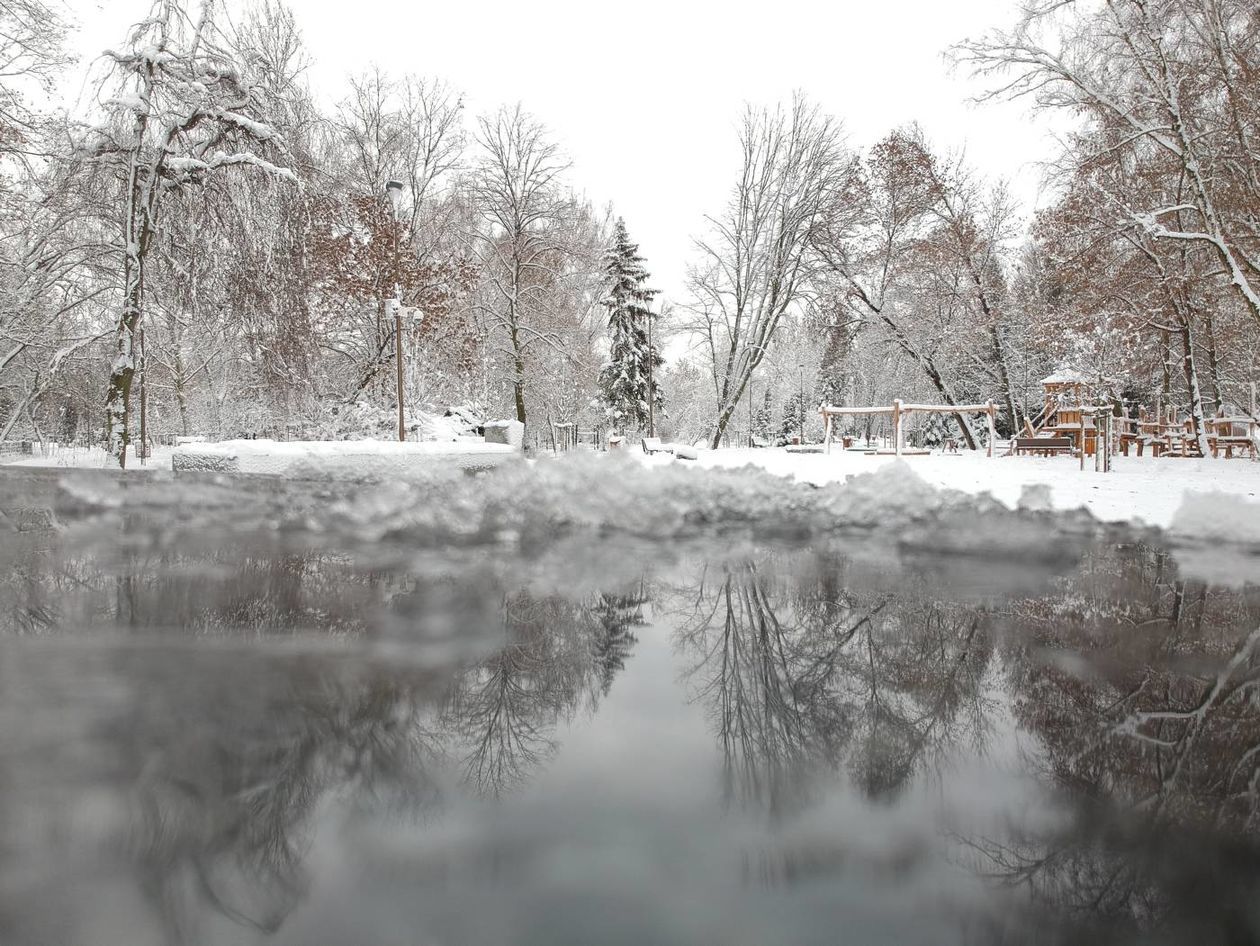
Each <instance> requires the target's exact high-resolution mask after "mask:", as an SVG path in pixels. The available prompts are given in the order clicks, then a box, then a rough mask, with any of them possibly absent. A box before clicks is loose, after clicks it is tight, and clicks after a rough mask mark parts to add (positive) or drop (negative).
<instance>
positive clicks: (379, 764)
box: [98, 655, 441, 943]
mask: <svg viewBox="0 0 1260 946" xmlns="http://www.w3.org/2000/svg"><path fill="white" fill-rule="evenodd" d="M172 656H173V657H175V658H176V660H187V659H188V657H187V655H182V656H176V655H172ZM172 663H173V662H172ZM126 672H127V675H128V681H129V683H130V684H131V685H133V686H134V687H135V694H136V696H135V702H134V706H133V711H132V712H130V713H128V714H126V715H125V716H122V717H119V718H117V719H113V720H111V721H109V723H108V724H106V726H105V727H103V731H102V732H101V733H100V734H99V735H98V738H100V739H101V740H103V741H105V742H106V743H108V744H110V745H112V746H114V747H115V748H116V749H117V750H118V754H119V758H120V773H119V774H120V775H122V776H123V777H124V778H127V779H129V780H132V787H131V789H130V796H131V798H132V800H133V817H132V820H131V834H130V838H129V841H128V845H127V846H128V850H129V852H130V858H131V860H132V863H133V864H134V869H135V871H136V873H137V879H138V881H139V883H140V886H141V889H142V890H143V891H144V893H145V895H146V897H147V898H148V899H149V900H150V902H151V903H152V905H153V907H154V911H155V914H156V915H157V916H158V917H159V918H160V919H161V921H162V924H163V926H164V929H165V932H166V939H167V941H168V942H170V943H184V942H189V943H193V942H197V941H198V924H197V920H196V917H197V916H198V914H199V913H200V910H199V908H198V904H199V903H206V904H208V905H209V906H210V907H211V908H213V909H214V910H216V911H218V912H220V913H222V914H224V915H226V916H228V917H230V918H231V919H233V920H235V921H237V922H239V923H242V924H245V925H248V926H251V927H254V928H256V929H259V930H263V931H271V930H274V929H276V928H278V926H279V925H280V923H281V922H282V921H283V919H284V918H285V916H287V914H288V913H289V912H290V911H291V910H292V909H293V908H294V907H295V906H297V904H298V903H299V902H300V901H301V899H302V897H303V894H304V889H305V885H304V874H303V867H302V865H303V860H304V857H305V854H306V847H307V843H308V842H307V839H308V833H309V830H310V827H311V824H312V821H313V820H314V814H315V811H316V809H317V808H318V806H319V805H321V804H323V803H325V802H326V800H327V799H328V798H329V797H332V796H334V795H347V796H352V797H353V798H354V799H355V803H356V804H358V805H368V804H370V803H371V802H370V801H369V800H371V799H374V800H376V802H377V803H382V804H388V805H391V806H400V805H401V806H405V807H407V808H408V809H412V810H415V809H420V808H423V807H424V806H426V805H430V804H432V803H434V802H435V801H436V793H435V790H434V788H433V786H432V784H431V782H430V781H429V777H428V773H429V772H430V771H432V767H433V763H434V759H435V757H436V754H437V753H438V751H439V750H440V739H441V735H440V733H438V732H437V731H436V730H435V729H434V727H433V717H434V715H435V714H434V713H433V711H432V707H431V706H429V705H427V700H426V694H427V693H428V692H429V690H430V687H431V686H432V681H431V680H430V681H427V685H426V680H425V679H424V678H414V679H408V678H406V677H399V676H393V675H390V674H387V673H384V672H380V671H370V672H366V673H354V672H347V671H343V670H340V669H338V668H337V667H335V666H334V665H329V664H327V663H325V662H322V661H319V660H305V659H304V660H297V661H292V660H289V661H283V662H281V661H279V660H276V659H275V658H263V659H261V660H260V661H259V664H255V665H242V661H240V660H239V659H233V658H231V657H207V656H204V655H197V656H195V657H194V658H192V660H191V666H190V667H180V666H178V665H170V664H167V663H166V661H160V662H157V663H155V662H154V661H152V660H146V661H145V662H144V664H143V666H142V667H140V666H137V667H131V668H127V671H126Z"/></svg>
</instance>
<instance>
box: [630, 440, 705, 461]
mask: <svg viewBox="0 0 1260 946" xmlns="http://www.w3.org/2000/svg"><path fill="white" fill-rule="evenodd" d="M643 452H644V453H646V454H647V455H648V456H651V455H652V454H654V453H669V454H672V455H673V456H674V457H675V458H676V459H679V460H698V459H699V458H700V454H699V453H697V452H696V448H695V447H689V446H687V445H686V444H685V443H661V438H660V437H644V438H643Z"/></svg>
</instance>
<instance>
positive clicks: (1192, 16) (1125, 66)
mask: <svg viewBox="0 0 1260 946" xmlns="http://www.w3.org/2000/svg"><path fill="white" fill-rule="evenodd" d="M1258 37H1260V12H1257V10H1256V7H1255V4H1254V3H1251V2H1248V0H1156V2H1150V0H1109V2H1107V3H1104V4H1101V5H1098V6H1097V7H1094V6H1092V5H1091V6H1090V7H1088V8H1086V7H1085V6H1084V5H1081V4H1076V3H1071V2H1064V0H1036V2H1033V3H1030V4H1028V5H1027V6H1026V10H1025V12H1024V14H1023V16H1022V18H1021V19H1020V21H1019V22H1018V23H1017V24H1016V26H1015V28H1014V29H1012V30H1010V31H1008V32H1000V33H997V34H995V35H993V36H992V37H990V38H988V39H985V40H982V41H976V42H967V43H963V44H961V45H960V46H958V47H957V48H956V55H957V56H958V58H959V59H960V60H961V61H962V62H964V63H966V64H969V65H970V66H972V67H973V69H974V70H975V72H977V73H978V74H979V75H981V76H986V77H991V78H997V79H999V80H1000V84H999V85H997V86H996V87H995V88H994V89H993V90H992V91H991V92H990V93H989V94H990V97H1000V96H1007V97H1018V96H1023V95H1032V96H1035V98H1036V101H1037V103H1038V105H1039V106H1041V107H1043V108H1063V109H1069V110H1071V111H1073V112H1077V113H1084V115H1085V116H1087V118H1088V119H1089V120H1090V121H1091V122H1092V123H1093V124H1094V125H1095V126H1098V127H1102V128H1114V129H1117V130H1118V131H1119V132H1120V134H1118V135H1117V140H1116V141H1115V144H1114V145H1113V146H1114V147H1115V148H1116V150H1117V151H1119V152H1123V153H1126V154H1128V155H1129V156H1130V158H1131V159H1132V160H1133V161H1134V164H1133V165H1132V166H1131V168H1130V170H1131V172H1136V171H1138V170H1139V169H1140V168H1142V167H1143V166H1144V165H1146V164H1147V163H1148V161H1149V160H1157V161H1166V162H1167V164H1168V165H1170V167H1169V168H1168V169H1166V170H1165V171H1164V173H1165V174H1172V175H1173V176H1174V177H1181V178H1184V181H1185V187H1184V188H1183V189H1182V190H1181V191H1180V193H1179V194H1178V197H1177V199H1176V200H1174V201H1172V202H1168V203H1165V202H1162V201H1155V202H1152V203H1149V204H1146V205H1139V206H1132V207H1126V208H1125V209H1124V211H1123V215H1124V218H1125V220H1126V222H1128V223H1130V224H1133V225H1136V226H1139V227H1141V228H1142V229H1143V230H1144V231H1145V232H1146V233H1147V234H1148V235H1149V236H1150V237H1151V238H1152V239H1154V240H1157V241H1161V242H1169V243H1173V244H1177V243H1191V244H1197V245H1200V246H1202V247H1204V248H1206V249H1207V250H1209V251H1210V252H1211V253H1212V254H1213V256H1214V257H1215V258H1216V261H1217V263H1218V265H1219V267H1220V269H1221V272H1222V275H1223V277H1224V278H1225V279H1226V280H1227V282H1228V284H1229V285H1230V286H1232V287H1233V290H1234V291H1235V292H1237V293H1238V294H1239V296H1240V298H1241V299H1242V300H1243V301H1244V303H1245V305H1246V306H1247V308H1248V309H1249V311H1250V312H1251V315H1252V316H1253V317H1254V318H1255V319H1256V320H1257V321H1258V322H1260V227H1258V226H1257V223H1256V218H1255V206H1256V200H1257V199H1260V140H1258V139H1257V130H1256V109H1255V101H1256V97H1257V94H1258V93H1260V38H1258ZM1079 157H1081V158H1086V157H1087V156H1086V155H1080V156H1079Z"/></svg>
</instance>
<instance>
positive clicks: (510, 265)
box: [469, 105, 573, 423]
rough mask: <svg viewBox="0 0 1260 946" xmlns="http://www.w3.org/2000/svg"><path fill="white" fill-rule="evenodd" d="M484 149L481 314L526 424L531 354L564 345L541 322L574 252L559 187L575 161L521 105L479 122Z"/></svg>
mask: <svg viewBox="0 0 1260 946" xmlns="http://www.w3.org/2000/svg"><path fill="white" fill-rule="evenodd" d="M477 143H478V145H479V146H480V149H481V155H480V158H479V160H478V162H477V166H476V169H475V171H474V173H473V175H472V176H471V179H470V181H469V190H470V194H471V197H472V200H473V204H474V207H475V209H476V211H477V213H478V215H479V217H480V219H481V223H482V224H483V227H482V229H481V231H480V232H479V233H478V234H476V235H475V242H474V245H475V247H476V252H477V254H478V256H479V258H480V261H481V266H482V280H483V284H484V288H485V289H486V298H485V301H484V302H483V303H482V304H481V306H480V309H481V311H482V313H483V314H484V315H485V316H486V317H487V319H488V322H489V327H490V329H491V332H492V334H494V335H497V336H500V337H502V339H503V344H502V347H501V349H500V351H501V352H502V354H504V355H505V356H506V358H507V359H508V365H509V371H510V378H511V384H512V394H513V400H514V401H515V405H516V419H517V420H519V421H520V422H521V423H525V417H526V411H525V382H526V369H527V356H528V354H529V351H530V349H531V348H533V347H535V346H537V345H539V344H542V345H546V346H549V347H552V348H555V347H556V345H557V342H556V339H555V336H554V335H553V334H552V333H550V332H548V331H547V330H546V328H545V327H543V321H544V320H543V319H542V316H545V315H546V310H547V296H548V292H549V290H550V289H551V288H552V286H553V285H554V283H555V281H556V280H557V279H558V278H559V274H560V273H561V271H562V268H563V265H564V262H565V259H566V257H567V255H568V253H569V245H568V244H569V239H568V236H569V234H568V232H567V223H568V220H569V218H570V217H571V216H572V214H571V210H572V207H573V202H572V200H571V199H570V197H569V195H568V194H567V193H566V192H565V191H564V190H563V189H562V188H561V186H560V178H561V175H562V174H563V173H564V172H565V171H566V170H567V169H568V163H567V161H565V159H564V158H563V157H561V155H560V150H559V148H558V147H557V146H556V145H555V144H553V143H552V142H551V141H550V139H549V138H548V136H547V131H546V129H545V128H543V126H542V125H541V124H540V123H539V122H538V121H537V120H535V119H534V118H533V117H532V116H531V115H529V114H528V113H526V112H524V111H523V110H522V109H521V107H520V106H519V105H517V106H515V107H513V108H502V109H500V110H499V111H498V112H496V113H495V114H494V115H490V116H483V117H482V118H480V119H478V132H477Z"/></svg>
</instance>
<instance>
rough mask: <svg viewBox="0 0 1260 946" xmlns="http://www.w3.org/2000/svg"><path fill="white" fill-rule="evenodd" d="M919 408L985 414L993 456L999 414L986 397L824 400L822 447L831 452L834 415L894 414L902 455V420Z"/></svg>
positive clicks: (896, 449)
mask: <svg viewBox="0 0 1260 946" xmlns="http://www.w3.org/2000/svg"><path fill="white" fill-rule="evenodd" d="M916 411H917V412H919V413H927V414H956V415H958V416H959V417H961V415H963V414H984V415H985V417H986V418H987V420H988V426H989V445H988V455H989V456H993V446H994V443H995V441H996V439H997V435H996V433H995V432H994V429H993V421H994V418H995V417H996V416H997V408H996V407H995V406H994V404H993V402H992V401H985V403H983V404H903V403H902V402H901V400H900V399H897V400H895V401H893V402H892V404H891V405H889V406H888V407H834V406H832V405H830V404H824V405H822V406H821V407H820V408H818V413H819V414H821V415H822V418H823V426H824V431H825V433H824V435H823V450H824V452H825V453H831V439H832V437H831V434H832V428H833V426H834V421H835V418H837V417H847V416H854V415H861V414H891V415H892V421H893V446H892V453H893V454H894V455H895V456H901V455H902V454H903V453H905V452H906V450H905V436H904V434H905V432H904V430H903V429H902V420H903V419H904V418H905V417H906V415H908V414H912V413H915V412H916Z"/></svg>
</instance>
